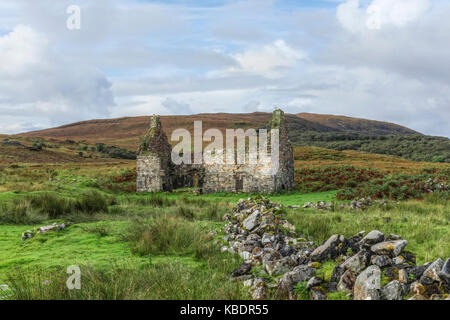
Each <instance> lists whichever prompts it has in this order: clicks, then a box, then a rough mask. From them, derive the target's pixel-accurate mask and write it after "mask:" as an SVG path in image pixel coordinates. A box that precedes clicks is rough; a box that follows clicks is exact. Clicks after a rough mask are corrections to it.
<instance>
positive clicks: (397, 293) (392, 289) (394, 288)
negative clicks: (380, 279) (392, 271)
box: [381, 280, 406, 300]
mask: <svg viewBox="0 0 450 320" xmlns="http://www.w3.org/2000/svg"><path fill="white" fill-rule="evenodd" d="M405 293H406V286H405V285H404V284H402V283H401V282H400V281H398V280H394V281H391V282H389V283H388V284H387V285H385V286H384V287H383V288H382V289H381V298H382V299H383V300H402V299H403V296H404V295H405Z"/></svg>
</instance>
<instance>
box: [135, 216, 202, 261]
mask: <svg viewBox="0 0 450 320" xmlns="http://www.w3.org/2000/svg"><path fill="white" fill-rule="evenodd" d="M127 240H128V241H130V242H131V248H132V251H133V252H134V253H136V254H139V255H142V256H146V255H151V254H170V253H176V254H193V253H196V254H198V255H201V252H203V251H204V250H207V251H209V248H207V246H208V243H207V241H206V240H207V236H206V235H205V233H204V232H203V230H202V229H201V228H200V227H199V226H198V225H197V224H195V223H194V222H191V221H187V220H185V219H182V218H180V217H178V216H172V215H162V216H157V217H155V218H154V219H152V220H149V221H147V222H146V223H134V224H133V226H132V227H131V228H130V230H129V235H128V237H127Z"/></svg>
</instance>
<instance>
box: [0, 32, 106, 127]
mask: <svg viewBox="0 0 450 320" xmlns="http://www.w3.org/2000/svg"><path fill="white" fill-rule="evenodd" d="M0 61H1V62H2V63H1V64H0V112H1V113H2V115H7V114H10V115H12V114H16V115H21V116H23V115H26V116H27V117H28V119H29V120H28V122H32V121H36V122H39V121H40V120H38V119H42V118H47V119H50V123H58V122H60V121H61V120H67V119H70V120H73V121H76V120H81V119H85V118H86V117H94V116H104V115H107V112H108V107H109V106H110V105H112V104H113V103H114V101H113V97H112V93H111V91H110V86H111V84H110V83H109V82H108V80H107V78H106V77H105V76H104V75H103V74H102V73H101V72H100V71H98V70H97V69H95V68H93V67H91V66H89V65H82V64H80V65H71V64H70V63H68V61H66V60H65V59H63V57H61V56H59V55H56V54H55V53H54V48H53V46H52V44H51V43H50V41H49V40H48V39H47V38H46V37H45V36H44V35H42V34H40V33H38V32H36V31H35V30H33V29H32V28H30V27H28V26H21V25H19V26H17V27H16V28H14V30H13V31H11V32H10V33H8V34H5V35H4V36H2V37H0ZM44 122H47V123H48V122H49V121H48V120H46V121H44ZM0 124H2V125H5V122H4V121H2V123H0Z"/></svg>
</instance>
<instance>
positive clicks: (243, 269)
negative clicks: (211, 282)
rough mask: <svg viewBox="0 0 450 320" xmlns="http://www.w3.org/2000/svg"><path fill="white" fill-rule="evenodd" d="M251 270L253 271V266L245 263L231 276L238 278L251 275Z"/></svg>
mask: <svg viewBox="0 0 450 320" xmlns="http://www.w3.org/2000/svg"><path fill="white" fill-rule="evenodd" d="M251 269H252V264H251V263H247V262H244V263H242V264H241V265H240V266H239V267H237V268H236V269H234V270H233V271H232V272H231V276H232V277H233V278H236V277H239V276H242V275H245V274H247V273H249V272H250V270H251Z"/></svg>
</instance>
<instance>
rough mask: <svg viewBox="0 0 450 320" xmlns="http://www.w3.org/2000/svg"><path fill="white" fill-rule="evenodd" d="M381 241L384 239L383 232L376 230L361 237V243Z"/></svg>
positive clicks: (367, 243)
mask: <svg viewBox="0 0 450 320" xmlns="http://www.w3.org/2000/svg"><path fill="white" fill-rule="evenodd" d="M382 241H384V234H383V233H381V232H380V231H378V230H372V231H370V232H369V233H368V234H367V235H366V236H365V237H364V238H362V240H361V244H363V245H369V246H371V245H374V244H376V243H378V242H382Z"/></svg>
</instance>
